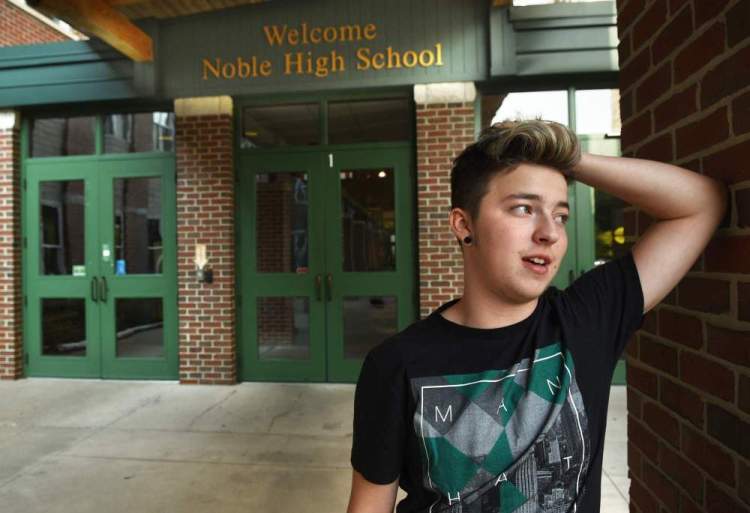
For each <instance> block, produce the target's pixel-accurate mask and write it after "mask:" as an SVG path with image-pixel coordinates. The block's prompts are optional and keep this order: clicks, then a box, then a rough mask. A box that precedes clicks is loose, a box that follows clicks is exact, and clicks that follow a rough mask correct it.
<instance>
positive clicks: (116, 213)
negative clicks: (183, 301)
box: [99, 154, 178, 379]
mask: <svg viewBox="0 0 750 513" xmlns="http://www.w3.org/2000/svg"><path fill="white" fill-rule="evenodd" d="M170 184H174V157H173V156H172V155H169V154H167V155H157V156H153V155H149V156H146V155H142V156H141V155H139V156H127V157H125V156H123V157H122V158H111V159H108V165H107V166H106V167H103V168H102V169H101V170H100V180H99V198H100V200H99V201H100V203H99V213H100V219H101V221H100V242H99V243H100V245H101V248H102V255H104V254H105V253H106V252H108V253H109V257H104V256H103V257H102V276H101V287H100V293H99V305H100V309H101V316H102V340H103V348H102V351H103V353H102V364H103V375H104V376H105V377H110V378H135V379H169V378H174V377H176V376H177V372H178V361H177V354H178V351H177V332H176V329H175V328H176V326H177V307H176V305H177V293H176V291H177V283H176V274H177V273H176V269H174V263H175V262H176V255H175V251H176V248H175V240H176V231H175V230H176V227H175V212H174V205H175V198H174V187H173V186H171V185H170Z"/></svg>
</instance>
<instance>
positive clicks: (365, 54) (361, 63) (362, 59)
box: [356, 48, 370, 71]
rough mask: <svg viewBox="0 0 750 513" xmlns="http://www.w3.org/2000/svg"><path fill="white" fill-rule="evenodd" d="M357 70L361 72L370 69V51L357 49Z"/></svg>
mask: <svg viewBox="0 0 750 513" xmlns="http://www.w3.org/2000/svg"><path fill="white" fill-rule="evenodd" d="M356 55H357V69H358V70H360V71H362V70H366V69H370V49H369V48H357V53H356Z"/></svg>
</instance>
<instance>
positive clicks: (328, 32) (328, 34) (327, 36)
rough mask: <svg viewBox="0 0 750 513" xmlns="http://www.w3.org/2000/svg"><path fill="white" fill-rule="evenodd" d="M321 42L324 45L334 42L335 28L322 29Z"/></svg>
mask: <svg viewBox="0 0 750 513" xmlns="http://www.w3.org/2000/svg"><path fill="white" fill-rule="evenodd" d="M323 41H325V42H326V43H333V42H334V41H336V27H326V28H324V29H323Z"/></svg>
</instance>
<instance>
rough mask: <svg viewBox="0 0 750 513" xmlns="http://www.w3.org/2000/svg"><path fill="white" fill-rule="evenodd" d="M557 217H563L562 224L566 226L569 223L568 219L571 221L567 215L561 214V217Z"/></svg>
mask: <svg viewBox="0 0 750 513" xmlns="http://www.w3.org/2000/svg"><path fill="white" fill-rule="evenodd" d="M557 217H561V218H562V224H565V223H567V222H568V219H570V216H569V215H567V214H560V215H559V216H557Z"/></svg>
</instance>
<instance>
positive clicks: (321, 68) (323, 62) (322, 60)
mask: <svg viewBox="0 0 750 513" xmlns="http://www.w3.org/2000/svg"><path fill="white" fill-rule="evenodd" d="M315 76H316V77H318V78H323V77H327V76H328V57H318V58H317V59H315Z"/></svg>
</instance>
